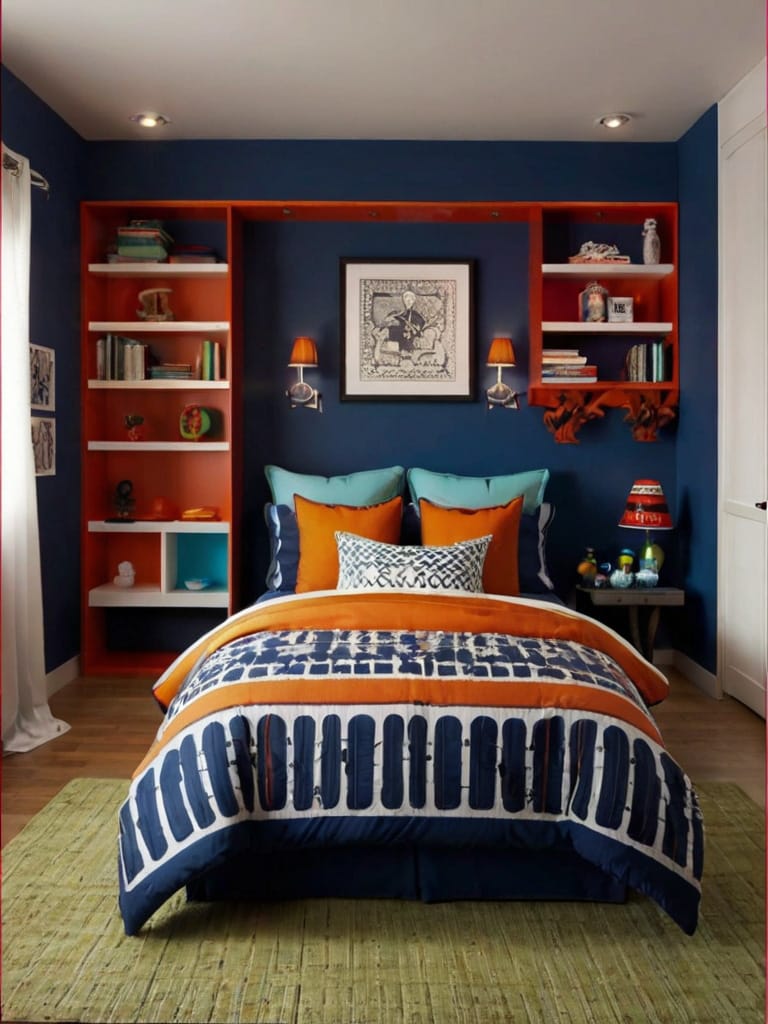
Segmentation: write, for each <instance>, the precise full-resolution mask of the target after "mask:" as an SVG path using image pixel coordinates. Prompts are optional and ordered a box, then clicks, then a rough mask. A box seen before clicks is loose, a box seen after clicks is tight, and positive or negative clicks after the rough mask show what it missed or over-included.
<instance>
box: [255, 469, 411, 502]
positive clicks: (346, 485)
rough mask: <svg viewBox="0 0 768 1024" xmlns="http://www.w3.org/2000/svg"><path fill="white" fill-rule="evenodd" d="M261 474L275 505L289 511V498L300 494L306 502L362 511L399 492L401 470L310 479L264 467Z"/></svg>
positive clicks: (383, 470) (403, 474) (403, 476)
mask: <svg viewBox="0 0 768 1024" xmlns="http://www.w3.org/2000/svg"><path fill="white" fill-rule="evenodd" d="M264 473H265V474H266V477H267V482H268V483H269V486H270V489H271V491H272V501H273V502H274V503H275V505H288V506H289V507H290V508H291V509H293V507H294V506H293V496H294V494H300V495H301V496H302V498H307V499H308V500H309V501H317V502H320V503H321V504H323V505H349V506H352V507H353V508H362V507H363V506H365V505H378V504H379V503H380V502H382V501H389V499H390V498H396V497H397V496H398V494H402V492H403V481H404V479H405V470H404V469H403V467H402V466H388V467H386V468H385V469H366V470H362V471H361V472H359V473H347V475H346V476H313V475H311V474H308V473H292V472H291V471H290V470H288V469H281V468H280V466H265V467H264Z"/></svg>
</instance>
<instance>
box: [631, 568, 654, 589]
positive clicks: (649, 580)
mask: <svg viewBox="0 0 768 1024" xmlns="http://www.w3.org/2000/svg"><path fill="white" fill-rule="evenodd" d="M658 582H659V574H658V573H657V572H654V571H653V569H640V571H639V572H637V573H636V574H635V583H636V584H637V586H638V587H655V586H656V585H657V584H658Z"/></svg>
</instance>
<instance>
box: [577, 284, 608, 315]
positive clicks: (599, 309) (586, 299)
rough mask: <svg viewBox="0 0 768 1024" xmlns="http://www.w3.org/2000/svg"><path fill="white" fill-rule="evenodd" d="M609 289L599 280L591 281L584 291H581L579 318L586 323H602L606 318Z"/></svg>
mask: <svg viewBox="0 0 768 1024" xmlns="http://www.w3.org/2000/svg"><path fill="white" fill-rule="evenodd" d="M607 296H608V289H607V288H603V286H602V285H601V284H599V283H598V282H597V281H590V282H589V284H588V285H587V287H586V288H585V289H584V291H583V292H579V319H580V320H582V321H583V322H584V323H602V322H603V321H604V320H605V308H606V306H605V300H606V298H607Z"/></svg>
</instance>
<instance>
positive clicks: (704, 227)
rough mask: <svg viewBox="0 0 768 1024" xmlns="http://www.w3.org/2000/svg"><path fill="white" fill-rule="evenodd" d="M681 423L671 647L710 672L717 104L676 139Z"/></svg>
mask: <svg viewBox="0 0 768 1024" xmlns="http://www.w3.org/2000/svg"><path fill="white" fill-rule="evenodd" d="M678 151H679V165H680V352H681V356H680V425H679V428H678V433H677V467H678V469H677V509H678V512H677V515H678V519H677V524H678V528H677V537H678V542H679V545H680V571H681V573H682V578H683V579H684V580H685V584H686V592H687V593H686V601H687V604H688V610H687V613H686V615H685V616H681V619H680V628H679V630H678V632H677V634H676V636H675V641H676V646H677V647H678V649H679V650H681V651H684V652H685V653H686V654H688V655H689V656H690V657H691V658H693V659H694V660H695V661H697V662H699V664H701V665H705V666H706V667H707V668H709V669H710V670H711V671H714V670H715V663H716V638H717V589H716V580H717V310H718V305H717V288H718V275H717V108H715V107H712V108H711V109H710V110H709V111H708V112H707V113H706V114H705V115H704V116H703V117H701V118H700V119H699V120H698V121H697V122H696V124H695V125H694V126H693V127H692V128H690V129H689V130H688V132H686V134H685V135H684V136H683V138H682V139H681V140H680V142H679V144H678Z"/></svg>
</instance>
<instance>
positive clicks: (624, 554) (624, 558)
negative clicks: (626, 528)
mask: <svg viewBox="0 0 768 1024" xmlns="http://www.w3.org/2000/svg"><path fill="white" fill-rule="evenodd" d="M616 564H617V565H618V567H619V568H620V569H621V570H623V571H624V572H632V566H633V565H634V564H635V552H634V551H631V550H630V549H629V548H622V549H621V551H620V552H619V557H618V558H617V559H616Z"/></svg>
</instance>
